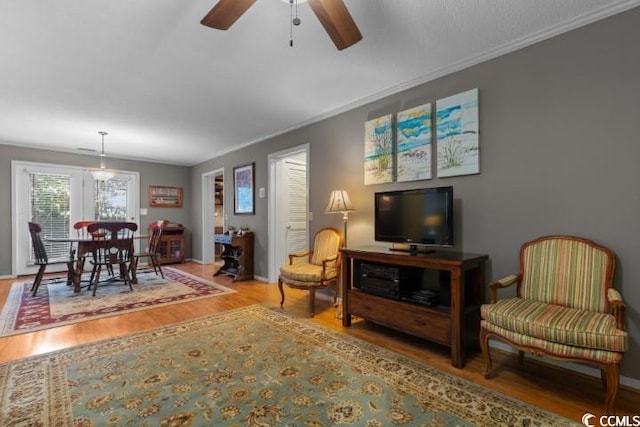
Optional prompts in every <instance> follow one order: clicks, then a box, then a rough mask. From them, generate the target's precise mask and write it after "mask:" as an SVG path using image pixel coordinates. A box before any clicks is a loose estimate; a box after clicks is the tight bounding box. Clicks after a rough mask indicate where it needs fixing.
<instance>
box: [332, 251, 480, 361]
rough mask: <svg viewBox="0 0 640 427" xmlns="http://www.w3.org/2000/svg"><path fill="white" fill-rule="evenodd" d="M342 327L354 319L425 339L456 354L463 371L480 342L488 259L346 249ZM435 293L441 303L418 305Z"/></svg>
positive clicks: (476, 256) (344, 256)
mask: <svg viewBox="0 0 640 427" xmlns="http://www.w3.org/2000/svg"><path fill="white" fill-rule="evenodd" d="M341 252H342V283H343V287H342V288H343V289H342V315H343V316H342V324H343V325H344V326H351V317H352V316H358V317H362V318H364V319H367V320H369V321H371V322H374V323H378V324H380V325H383V326H386V327H389V328H392V329H396V330H399V331H402V332H405V333H408V334H411V335H415V336H418V337H421V338H425V339H428V340H431V341H435V342H437V343H440V344H443V345H446V346H448V347H450V348H451V364H452V365H453V366H455V367H458V368H462V367H464V363H465V354H466V349H467V345H468V343H469V342H470V341H471V340H474V341H475V342H477V335H478V328H479V322H480V305H481V304H482V302H483V299H484V298H483V295H484V287H485V286H484V285H485V272H484V271H485V262H486V260H487V259H488V256H487V255H478V254H465V253H459V252H446V251H442V252H435V253H428V254H424V253H408V252H395V251H390V250H388V249H386V248H379V247H368V248H361V249H342V250H341ZM416 292H418V293H420V292H424V293H426V292H435V293H436V294H437V295H439V299H438V300H437V302H435V303H433V304H431V303H426V302H424V301H422V302H418V301H416V298H414V295H415V294H416Z"/></svg>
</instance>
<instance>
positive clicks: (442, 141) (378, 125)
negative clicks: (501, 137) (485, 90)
mask: <svg viewBox="0 0 640 427" xmlns="http://www.w3.org/2000/svg"><path fill="white" fill-rule="evenodd" d="M435 110H436V111H435V135H436V141H435V144H436V153H435V155H436V162H435V163H436V174H437V176H438V177H439V178H441V177H448V176H459V175H471V174H476V173H479V172H480V145H479V138H478V134H479V120H478V117H479V108H478V89H472V90H469V91H467V92H463V93H459V94H457V95H453V96H450V97H447V98H443V99H439V100H438V101H436V108H435ZM433 115H434V114H433V111H432V107H431V104H430V103H429V104H424V105H420V106H418V107H414V108H411V109H408V110H404V111H400V112H399V113H398V114H397V119H396V141H395V142H396V144H395V153H394V143H393V115H391V114H389V115H386V116H382V117H378V118H376V119H373V120H370V121H368V122H366V123H365V156H364V157H365V158H364V183H365V185H369V184H384V183H390V182H393V179H394V159H397V168H396V169H395V176H396V178H397V181H398V182H405V181H419V180H424V179H431V178H432V175H433V173H432V165H433V160H432V155H433V144H432V141H433V132H432V130H433V129H434V117H433ZM394 154H395V155H394Z"/></svg>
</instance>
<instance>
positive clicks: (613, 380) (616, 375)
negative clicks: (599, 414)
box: [602, 365, 620, 414]
mask: <svg viewBox="0 0 640 427" xmlns="http://www.w3.org/2000/svg"><path fill="white" fill-rule="evenodd" d="M602 372H603V373H604V378H605V382H606V388H607V395H606V399H605V404H604V413H605V414H615V413H616V412H615V411H616V398H617V397H618V386H619V385H620V366H618V365H607V366H605V367H603V368H602Z"/></svg>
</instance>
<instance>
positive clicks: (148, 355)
mask: <svg viewBox="0 0 640 427" xmlns="http://www.w3.org/2000/svg"><path fill="white" fill-rule="evenodd" d="M0 402H1V403H0V405H1V406H0V425H2V426H9V425H36V426H37V425H41V426H116V425H117V426H124V425H135V426H192V425H193V426H222V425H224V426H255V427H267V426H315V427H319V426H329V425H356V426H369V427H376V426H390V425H405V426H412V427H413V426H471V425H476V426H492V427H493V426H507V425H508V426H568V425H577V424H576V423H574V422H572V421H570V420H568V419H566V418H562V417H560V416H557V415H553V414H551V413H548V412H545V411H543V410H540V409H538V408H535V407H532V406H529V405H527V404H525V403H522V402H519V401H516V400H513V399H511V398H509V397H506V396H504V395H501V394H498V393H495V392H492V391H490V390H487V389H485V388H483V387H480V386H478V385H475V384H473V383H470V382H468V381H466V380H463V379H460V378H457V377H455V376H452V375H449V374H446V373H443V372H441V371H438V370H436V369H433V368H430V367H428V366H426V365H424V364H421V363H418V362H416V361H413V360H411V359H408V358H405V357H403V356H401V355H398V354H395V353H392V352H390V351H387V350H384V349H382V348H379V347H377V346H374V345H371V344H368V343H365V342H363V341H361V340H358V339H355V338H352V337H349V336H348V335H345V334H341V333H338V332H335V331H331V330H329V329H325V328H324V327H322V326H320V325H317V324H315V323H313V322H312V321H310V320H307V319H298V318H294V317H292V316H289V315H286V314H283V313H282V312H281V311H279V310H277V311H276V310H270V309H267V308H264V307H262V306H259V305H258V306H250V307H246V308H242V309H237V310H232V311H228V312H224V313H221V314H218V315H214V316H210V317H206V318H202V319H197V320H192V321H187V322H183V323H180V324H175V325H171V326H166V327H163V328H160V329H155V330H151V331H148V332H145V333H138V334H135V335H130V336H126V337H121V338H113V339H109V340H105V341H101V342H98V343H95V344H88V345H82V346H78V347H73V348H70V349H67V350H62V351H57V352H54V353H49V354H45V355H41V356H35V357H31V358H27V359H22V360H19V361H16V362H11V363H7V364H2V365H0Z"/></svg>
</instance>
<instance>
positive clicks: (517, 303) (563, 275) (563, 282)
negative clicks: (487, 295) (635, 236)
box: [480, 236, 628, 414]
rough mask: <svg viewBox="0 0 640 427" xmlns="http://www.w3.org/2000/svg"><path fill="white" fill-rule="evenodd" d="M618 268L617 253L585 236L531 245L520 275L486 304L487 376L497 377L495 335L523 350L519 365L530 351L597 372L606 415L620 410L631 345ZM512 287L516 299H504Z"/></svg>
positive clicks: (484, 349) (525, 249)
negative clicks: (618, 403) (626, 357)
mask: <svg viewBox="0 0 640 427" xmlns="http://www.w3.org/2000/svg"><path fill="white" fill-rule="evenodd" d="M614 269H615V258H614V255H613V252H611V250H609V249H607V248H605V247H604V246H600V245H598V244H596V243H594V242H591V241H589V240H586V239H581V238H577V237H569V236H549V237H542V238H539V239H536V240H534V241H531V242H528V243H525V244H524V245H523V246H522V248H521V250H520V272H519V273H518V274H517V275H511V276H507V277H505V278H503V279H501V280H498V281H496V282H494V283H491V284H490V291H491V303H490V304H484V305H483V306H482V307H481V316H482V320H481V325H480V345H481V348H482V353H483V355H484V359H485V363H486V370H485V372H484V376H485V378H490V376H491V354H490V351H489V338H492V337H494V338H499V339H501V340H503V341H506V342H507V343H509V344H510V345H512V346H513V347H515V348H517V349H518V357H519V360H520V362H521V363H522V361H523V359H524V352H528V353H533V354H534V355H536V356H548V357H552V358H556V359H561V360H565V361H573V362H579V363H586V364H590V365H594V366H596V367H598V368H599V369H600V370H601V373H602V375H601V376H602V380H603V381H604V385H605V387H606V400H605V413H607V414H612V413H614V411H615V399H616V396H617V394H618V385H619V381H620V363H621V361H622V355H623V353H624V352H625V351H626V350H627V346H628V336H627V332H626V331H625V329H624V309H625V305H624V302H623V301H622V297H621V296H620V294H619V293H618V291H616V290H615V289H613V288H612V281H613V274H614ZM514 284H515V285H517V293H516V296H515V297H510V298H504V299H500V300H498V296H497V292H498V289H500V288H505V287H508V286H511V285H514Z"/></svg>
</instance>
